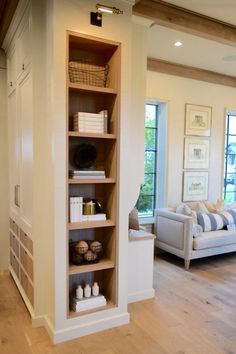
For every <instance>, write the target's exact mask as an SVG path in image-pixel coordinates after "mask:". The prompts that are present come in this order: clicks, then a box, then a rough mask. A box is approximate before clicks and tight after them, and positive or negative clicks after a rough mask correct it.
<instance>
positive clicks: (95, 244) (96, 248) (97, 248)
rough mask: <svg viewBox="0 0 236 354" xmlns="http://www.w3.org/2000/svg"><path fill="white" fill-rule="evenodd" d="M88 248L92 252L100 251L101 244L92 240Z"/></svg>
mask: <svg viewBox="0 0 236 354" xmlns="http://www.w3.org/2000/svg"><path fill="white" fill-rule="evenodd" d="M89 248H90V249H91V250H92V251H93V252H94V253H100V252H101V250H102V244H101V242H99V241H93V242H92V243H91V244H90V246H89Z"/></svg>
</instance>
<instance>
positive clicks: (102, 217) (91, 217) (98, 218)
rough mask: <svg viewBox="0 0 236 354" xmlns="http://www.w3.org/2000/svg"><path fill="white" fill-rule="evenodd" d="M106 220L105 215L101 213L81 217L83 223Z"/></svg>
mask: <svg viewBox="0 0 236 354" xmlns="http://www.w3.org/2000/svg"><path fill="white" fill-rule="evenodd" d="M106 219H107V217H106V214H103V213H99V214H93V215H83V216H82V220H83V221H102V220H106Z"/></svg>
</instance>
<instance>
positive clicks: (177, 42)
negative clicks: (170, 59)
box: [174, 41, 183, 47]
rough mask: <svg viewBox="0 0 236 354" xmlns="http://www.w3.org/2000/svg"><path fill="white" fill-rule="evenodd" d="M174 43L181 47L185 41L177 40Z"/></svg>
mask: <svg viewBox="0 0 236 354" xmlns="http://www.w3.org/2000/svg"><path fill="white" fill-rule="evenodd" d="M174 45H175V46H176V47H181V45H183V43H182V42H180V41H176V42H175V43H174Z"/></svg>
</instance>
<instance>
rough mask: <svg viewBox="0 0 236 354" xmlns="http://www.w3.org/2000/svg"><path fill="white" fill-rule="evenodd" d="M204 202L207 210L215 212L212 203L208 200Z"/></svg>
mask: <svg viewBox="0 0 236 354" xmlns="http://www.w3.org/2000/svg"><path fill="white" fill-rule="evenodd" d="M204 204H205V207H206V208H207V210H208V211H209V212H210V213H215V212H216V208H215V206H214V204H211V203H209V202H204Z"/></svg>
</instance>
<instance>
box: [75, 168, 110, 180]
mask: <svg viewBox="0 0 236 354" xmlns="http://www.w3.org/2000/svg"><path fill="white" fill-rule="evenodd" d="M69 177H70V178H72V179H80V178H106V175H105V171H95V170H87V171H84V170H83V171H76V170H74V171H70V172H69Z"/></svg>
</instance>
